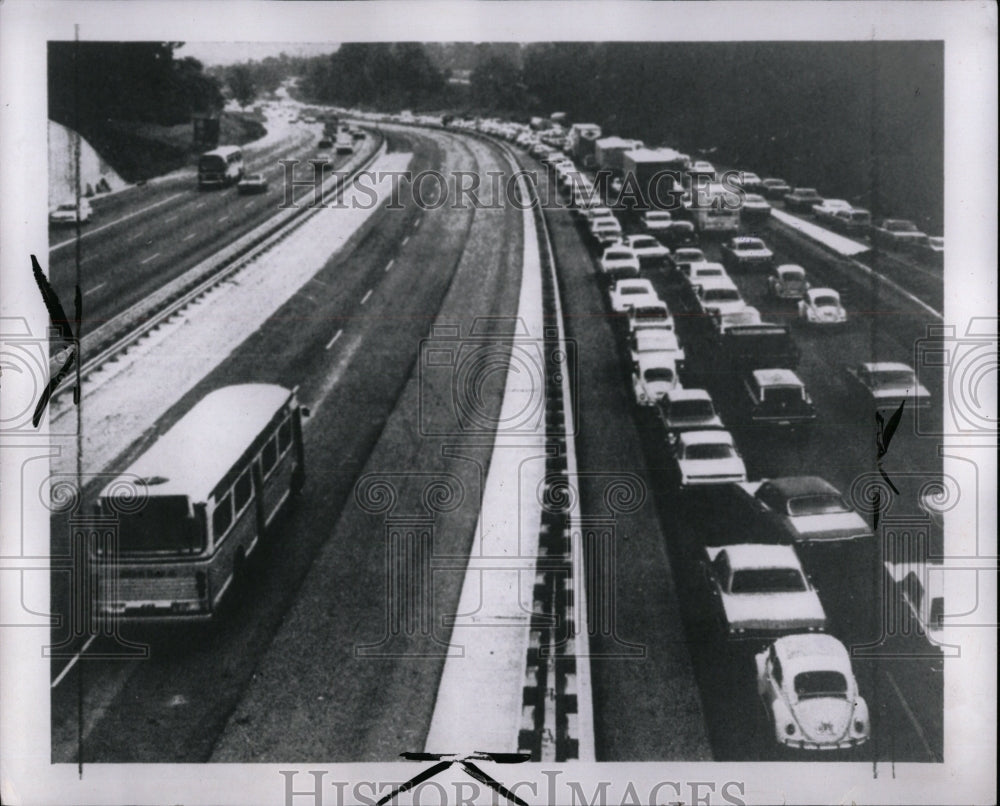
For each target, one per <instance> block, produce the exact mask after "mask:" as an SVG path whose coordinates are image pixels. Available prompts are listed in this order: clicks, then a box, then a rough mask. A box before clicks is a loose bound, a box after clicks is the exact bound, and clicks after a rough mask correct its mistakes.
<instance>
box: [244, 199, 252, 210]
mask: <svg viewBox="0 0 1000 806" xmlns="http://www.w3.org/2000/svg"><path fill="white" fill-rule="evenodd" d="M253 203H254V202H253V199H251V200H250V201H248V202H247V203H246V204H244V205H243V209H244V210H246V209H247V208H248V207H250V206H252V205H253Z"/></svg>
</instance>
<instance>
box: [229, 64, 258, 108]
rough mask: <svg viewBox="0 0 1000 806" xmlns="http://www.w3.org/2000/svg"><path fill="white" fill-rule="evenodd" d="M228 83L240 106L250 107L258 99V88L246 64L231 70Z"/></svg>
mask: <svg viewBox="0 0 1000 806" xmlns="http://www.w3.org/2000/svg"><path fill="white" fill-rule="evenodd" d="M226 83H227V84H228V85H229V89H230V91H231V92H232V93H233V97H234V98H235V99H236V100H237V101H238V102H239V104H240V106H249V105H250V104H251V103H253V101H254V99H255V98H256V97H257V87H256V86H255V84H254V80H253V76H252V75H251V73H250V68H249V67H247V66H246V65H244V64H238V65H236V66H235V67H233V68H231V69H230V70H229V75H228V76H227V79H226Z"/></svg>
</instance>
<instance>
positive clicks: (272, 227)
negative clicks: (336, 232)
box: [57, 133, 387, 392]
mask: <svg viewBox="0 0 1000 806" xmlns="http://www.w3.org/2000/svg"><path fill="white" fill-rule="evenodd" d="M386 151H387V147H386V143H385V138H384V137H383V136H382V135H381V133H378V134H377V135H376V137H375V138H374V139H373V141H372V146H371V148H370V149H366V150H365V151H364V152H362V153H359V154H355V155H354V156H353V157H352V158H351V159H350V160H348V161H347V163H346V164H345V166H344V168H343V169H342V170H341V171H339V172H337V173H334V174H332V175H331V176H330V177H328V178H327V179H325V180H324V182H323V184H322V186H321V191H320V198H322V199H331V200H332V199H335V198H338V197H339V196H340V195H341V194H343V192H344V190H345V189H346V188H347V187H348V186H349V184H350V183H351V182H352V181H353V180H354V179H355V178H356V177H357V176H358V174H360V173H361V172H362V171H364V170H365V169H366V168H368V167H369V166H370V165H372V164H373V163H374V162H375V161H376V160H377V159H378V158H379V157H381V156H382V155H383V154H385V153H386ZM319 209H320V208H317V207H314V206H312V205H311V204H304V205H302V206H297V207H293V208H287V209H284V210H282V211H281V212H280V213H279V214H278V215H275V216H273V217H272V218H270V219H268V220H267V221H265V222H264V223H262V224H261V225H260V226H258V227H256V228H254V229H253V230H252V231H251V232H248V233H246V234H245V235H242V236H241V237H239V238H237V239H236V240H235V241H233V242H232V243H230V244H229V245H227V246H225V247H223V248H222V249H220V250H219V251H218V252H216V253H215V254H214V255H212V256H211V257H210V258H208V259H207V260H204V261H202V262H201V263H199V264H198V265H196V266H193V267H192V268H190V269H188V271H186V272H185V273H184V274H182V275H181V276H180V277H177V278H175V279H174V280H172V281H170V282H169V283H167V284H166V285H164V286H163V287H162V288H160V289H159V290H158V291H156V292H155V293H153V294H151V295H150V296H149V297H147V298H146V299H144V300H142V301H141V302H139V303H137V304H136V305H133V306H132V307H131V308H129V309H128V310H126V311H123V312H122V313H120V314H118V315H117V316H115V317H113V318H112V319H110V320H108V321H107V322H105V323H104V324H102V325H100V326H99V327H98V328H96V329H95V330H93V331H92V332H90V333H87V334H85V335H84V337H83V339H82V340H81V345H80V354H81V356H82V357H83V366H82V369H81V371H82V373H83V374H87V373H89V372H91V371H92V370H93V369H95V368H96V367H98V366H100V365H101V364H103V363H104V362H105V361H106V360H107V359H108V357H109V356H111V355H113V354H115V353H117V352H120V351H121V350H122V349H124V347H126V346H127V345H128V344H130V343H132V342H134V341H135V340H137V339H138V338H140V337H141V336H142V335H144V334H145V333H147V332H149V331H150V330H152V329H153V328H155V327H156V326H157V325H158V324H159V323H160V322H162V321H163V320H164V318H166V317H167V316H169V315H170V314H171V313H172V312H173V311H175V310H177V308H178V307H179V306H181V305H183V304H185V303H186V302H188V301H190V300H191V299H192V298H194V297H196V296H198V295H200V294H202V293H204V292H205V291H206V290H208V289H209V288H211V287H212V286H214V285H216V284H217V283H218V282H220V281H221V280H222V279H224V278H225V277H226V276H227V275H228V274H229V272H231V271H233V270H235V269H236V268H238V267H239V265H242V264H243V263H245V262H246V261H247V260H250V259H252V258H253V257H255V256H256V255H258V254H260V253H261V252H264V251H266V250H267V249H269V248H270V247H271V246H273V245H274V244H275V243H277V242H278V241H279V240H281V239H283V238H285V237H287V236H288V235H289V234H291V233H292V232H293V231H294V230H296V229H297V228H298V227H300V226H301V225H302V224H304V223H305V222H306V221H307V220H308V219H309V218H310V217H311V216H312V215H314V214H315V213H316V212H318V210H319ZM87 356H90V357H89V358H88V357H87ZM70 387H71V384H65V383H64V384H63V385H62V386H60V387H59V389H58V390H57V392H60V391H63V390H65V389H67V388H70Z"/></svg>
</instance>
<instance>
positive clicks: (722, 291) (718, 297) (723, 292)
mask: <svg viewBox="0 0 1000 806" xmlns="http://www.w3.org/2000/svg"><path fill="white" fill-rule="evenodd" d="M701 298H702V299H703V300H705V302H738V301H739V300H740V292H739V291H737V290H736V289H735V288H706V289H705V291H704V293H703V294H702V297H701Z"/></svg>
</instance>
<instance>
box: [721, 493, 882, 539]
mask: <svg viewBox="0 0 1000 806" xmlns="http://www.w3.org/2000/svg"><path fill="white" fill-rule="evenodd" d="M738 486H739V488H740V489H742V490H743V492H744V493H745V494H746V495H747V496H748V498H749V504H750V507H751V509H752V510H753V511H755V512H756V513H757V514H758V515H759V516H761V517H762V518H763V519H764V522H765V523H768V524H770V530H771V531H772V532H777V533H780V534H781V535H783V536H784V537H785V538H787V539H790V540H791V541H792V542H793V543H795V544H802V543H811V542H824V541H831V540H838V541H839V540H864V539H870V538H872V537H873V534H872V531H871V529H870V528H869V526H868V524H867V522H866V521H865V519H864V518H863V517H861V515H860V514H858V512H857V511H856V510H855V509H854V507H852V506H851V505H850V504H849V503H848V502H847V501H845V500H844V497H843V496H842V495H841V494H840V491H839V490H838V489H837V488H836V487H834V486H833V485H832V484H830V482H828V481H826V480H825V479H822V478H820V477H819V476H787V477H784V478H777V479H770V480H763V481H751V482H744V483H742V484H740V485H738Z"/></svg>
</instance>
